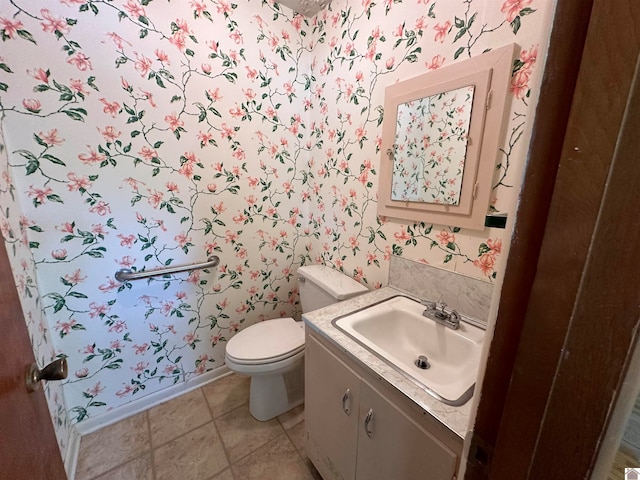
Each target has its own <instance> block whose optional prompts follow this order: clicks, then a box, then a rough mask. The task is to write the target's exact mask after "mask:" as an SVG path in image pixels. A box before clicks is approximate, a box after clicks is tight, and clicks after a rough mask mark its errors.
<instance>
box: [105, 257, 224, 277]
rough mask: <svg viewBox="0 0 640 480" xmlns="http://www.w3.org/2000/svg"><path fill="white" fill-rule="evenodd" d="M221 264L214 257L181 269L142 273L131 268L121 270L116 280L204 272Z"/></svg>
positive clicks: (168, 268)
mask: <svg viewBox="0 0 640 480" xmlns="http://www.w3.org/2000/svg"><path fill="white" fill-rule="evenodd" d="M219 263H220V259H219V258H218V257H217V256H216V255H213V256H211V257H209V259H208V260H207V261H206V262H202V263H192V264H191V265H182V266H179V267H166V268H165V267H163V268H157V269H155V270H148V271H142V272H134V271H133V270H131V269H129V268H121V269H120V270H118V271H117V272H116V275H115V277H116V280H117V281H119V282H121V283H122V282H128V281H131V280H140V279H143V278H150V277H157V276H161V275H169V274H171V273H180V272H187V271H189V270H202V269H203V268H210V267H216V266H218V264H219Z"/></svg>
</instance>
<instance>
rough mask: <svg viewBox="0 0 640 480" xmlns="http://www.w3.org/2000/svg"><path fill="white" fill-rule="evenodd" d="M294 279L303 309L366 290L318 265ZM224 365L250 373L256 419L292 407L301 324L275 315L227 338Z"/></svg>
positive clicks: (298, 380)
mask: <svg viewBox="0 0 640 480" xmlns="http://www.w3.org/2000/svg"><path fill="white" fill-rule="evenodd" d="M298 282H299V285H300V303H301V304H302V311H303V312H310V311H312V310H317V309H318V308H322V307H326V306H327V305H330V304H332V303H336V302H339V301H341V300H346V299H347V298H351V297H354V296H356V295H360V294H362V293H365V292H367V291H369V290H368V289H367V287H365V286H363V285H361V284H360V283H358V282H356V281H355V280H353V279H352V278H350V277H348V276H346V275H343V274H342V273H340V272H338V271H337V270H334V269H333V268H330V267H325V266H323V265H310V266H307V267H300V268H299V269H298ZM225 363H226V364H227V366H228V367H229V369H230V370H232V371H234V372H237V373H240V374H244V375H250V376H251V387H250V395H249V411H250V412H251V415H253V417H254V418H256V419H257V420H261V421H265V420H269V419H271V418H274V417H276V416H278V415H280V414H282V413H284V412H286V411H288V410H290V409H292V408H294V407H297V406H298V405H300V404H301V403H302V402H303V401H304V323H303V322H296V321H295V320H294V319H293V318H277V319H273V320H266V321H264V322H259V323H256V324H254V325H251V326H250V327H247V328H245V329H244V330H242V331H241V332H239V333H238V334H237V335H235V336H234V337H233V338H231V340H229V341H228V342H227V348H226V353H225Z"/></svg>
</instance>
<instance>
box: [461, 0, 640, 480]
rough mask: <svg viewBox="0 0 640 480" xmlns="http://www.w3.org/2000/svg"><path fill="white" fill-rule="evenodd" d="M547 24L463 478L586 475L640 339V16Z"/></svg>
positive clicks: (630, 12) (590, 1)
mask: <svg viewBox="0 0 640 480" xmlns="http://www.w3.org/2000/svg"><path fill="white" fill-rule="evenodd" d="M555 18H556V20H555V25H554V31H553V33H552V36H551V43H550V51H549V58H548V65H547V67H546V72H545V80H543V89H542V93H543V94H542V95H541V100H540V104H539V106H538V111H537V114H536V120H535V125H534V137H533V140H532V144H531V151H530V154H529V161H528V165H527V171H526V172H525V182H524V187H523V192H522V195H521V202H520V207H519V211H518V218H517V226H516V231H515V233H514V240H513V242H512V247H511V252H510V256H509V259H508V264H507V270H506V273H505V286H504V288H503V289H502V292H501V293H502V296H501V300H500V307H499V313H498V320H497V326H496V335H495V337H494V343H492V346H491V351H490V352H489V355H490V357H489V362H488V364H487V373H486V377H485V382H484V383H483V385H482V391H481V392H480V395H481V396H480V403H479V409H478V416H477V420H476V424H475V426H474V430H475V431H474V433H473V437H472V442H471V450H470V454H469V463H468V466H467V467H468V468H467V472H466V476H465V478H466V479H484V478H491V479H502V478H515V477H517V478H523V479H525V478H532V479H537V478H548V479H555V478H558V479H560V478H590V476H591V474H592V472H593V466H594V462H595V460H596V458H597V455H598V451H599V448H600V445H601V444H602V440H603V435H604V433H605V431H606V427H607V424H608V421H609V418H610V415H611V411H612V405H614V403H615V401H616V399H617V395H618V392H619V391H620V385H621V382H622V381H623V378H624V373H625V371H626V369H627V368H628V361H629V358H630V353H631V352H632V350H633V346H634V344H635V343H636V342H637V335H638V331H639V328H640V318H639V317H640V311H639V310H640V307H639V306H640V249H639V248H638V238H640V217H639V216H638V211H639V210H640V166H639V163H638V155H639V152H640V136H639V135H638V132H639V131H640V80H639V79H638V75H639V74H640V73H639V71H638V61H639V53H640V30H638V28H637V25H638V22H640V12H639V11H638V9H637V2H635V1H634V0H619V1H616V2H609V1H607V0H585V1H581V0H559V2H558V11H557V12H556V16H555ZM583 45H584V52H582V50H583ZM578 59H580V61H581V64H580V69H579V73H578V69H577V64H576V62H577V61H578ZM574 74H575V75H574ZM572 76H574V80H573V81H574V85H572V84H571V83H572V80H571V78H570V77H572ZM574 87H575V88H574ZM569 107H571V108H570V110H569ZM564 112H566V118H564V115H565V114H564ZM551 178H555V179H556V180H555V184H552V183H551V182H550V179H551ZM494 347H495V348H494ZM487 380H488V381H487ZM492 450H493V451H492ZM514 476H515V477H514Z"/></svg>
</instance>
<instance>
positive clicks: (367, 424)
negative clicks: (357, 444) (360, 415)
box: [364, 408, 373, 438]
mask: <svg viewBox="0 0 640 480" xmlns="http://www.w3.org/2000/svg"><path fill="white" fill-rule="evenodd" d="M372 420H373V408H370V409H369V411H368V412H367V416H366V417H364V431H365V432H367V437H369V438H371V435H373V432H372V431H371V421H372Z"/></svg>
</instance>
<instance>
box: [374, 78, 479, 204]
mask: <svg viewBox="0 0 640 480" xmlns="http://www.w3.org/2000/svg"><path fill="white" fill-rule="evenodd" d="M474 90H475V87H474V86H473V85H469V86H466V87H462V88H457V89H455V90H450V91H448V92H441V93H438V94H436V95H432V96H430V97H425V98H420V99H416V100H412V101H410V102H407V103H404V104H402V105H398V110H397V113H396V115H397V119H396V128H395V132H396V136H395V142H394V144H395V145H396V148H395V152H394V156H393V185H392V186H391V198H392V199H393V200H409V201H419V202H427V203H438V204H445V205H458V204H459V203H460V191H461V188H462V173H463V170H464V162H465V157H466V153H467V137H468V134H469V125H470V124H471V104H472V102H473V93H474ZM386 113H387V115H393V113H394V112H386Z"/></svg>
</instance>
